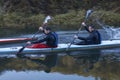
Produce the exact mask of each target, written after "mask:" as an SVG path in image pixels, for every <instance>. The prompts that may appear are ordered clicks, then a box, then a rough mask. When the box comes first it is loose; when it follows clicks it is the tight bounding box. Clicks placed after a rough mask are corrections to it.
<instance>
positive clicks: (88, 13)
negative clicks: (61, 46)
mask: <svg viewBox="0 0 120 80" xmlns="http://www.w3.org/2000/svg"><path fill="white" fill-rule="evenodd" d="M91 13H92V10H88V11H87V13H86V16H85V19H84V22H86V21H87V19H88V17H89V16H90V14H91ZM81 29H82V25H81V26H80V28H79V29H78V32H77V33H76V35H78V34H79V32H80V30H81ZM74 41H75V38H74V39H73V40H72V42H71V43H70V45H69V46H68V48H67V49H69V48H70V46H71V45H72V44H73V43H74Z"/></svg>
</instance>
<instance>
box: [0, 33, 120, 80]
mask: <svg viewBox="0 0 120 80" xmlns="http://www.w3.org/2000/svg"><path fill="white" fill-rule="evenodd" d="M58 33H59V37H60V40H59V43H63V42H64V43H68V42H70V40H72V39H73V38H72V37H73V35H74V34H75V33H76V32H74V31H73V32H58ZM83 33H84V32H83ZM81 34H82V33H81ZM81 34H80V35H81ZM84 34H85V35H86V33H84ZM103 34H104V33H103ZM25 36H27V37H31V36H32V35H31V34H27V35H24V36H22V37H25ZM37 36H38V35H37ZM82 36H84V35H83V34H82ZM18 37H21V36H18ZM106 38H107V37H106V35H103V39H106ZM14 45H23V44H9V45H2V46H1V47H4V46H5V47H6V46H14ZM119 67H120V48H116V49H107V50H99V51H96V50H95V51H87V53H85V52H82V53H81V52H73V53H71V54H70V55H66V53H62V54H58V55H51V54H50V55H46V56H44V55H43V56H41V55H36V56H22V57H15V56H14V57H13V56H12V57H10V56H4V57H0V80H119V79H120V76H119V75H120V68H119Z"/></svg>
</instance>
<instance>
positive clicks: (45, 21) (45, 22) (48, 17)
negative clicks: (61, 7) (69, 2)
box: [16, 16, 51, 54]
mask: <svg viewBox="0 0 120 80" xmlns="http://www.w3.org/2000/svg"><path fill="white" fill-rule="evenodd" d="M50 19H51V17H50V16H47V17H46V18H45V20H44V22H43V25H42V26H45V25H46V24H47V22H48V20H50ZM37 33H39V31H37V32H36V33H35V34H34V36H33V37H32V38H34V37H35V35H36V34H37ZM26 46H28V44H25V45H24V46H23V47H22V48H20V49H19V51H18V52H17V53H16V54H20V53H21V52H22V51H23V50H24V49H25V47H26Z"/></svg>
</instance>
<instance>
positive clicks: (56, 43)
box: [52, 32, 58, 46]
mask: <svg viewBox="0 0 120 80" xmlns="http://www.w3.org/2000/svg"><path fill="white" fill-rule="evenodd" d="M52 34H53V36H54V38H55V45H56V46H58V35H57V34H56V33H55V32H52Z"/></svg>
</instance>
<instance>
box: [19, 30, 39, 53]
mask: <svg viewBox="0 0 120 80" xmlns="http://www.w3.org/2000/svg"><path fill="white" fill-rule="evenodd" d="M38 33H39V31H37V32H36V33H35V34H34V35H33V37H32V38H34V37H35V36H36V34H38ZM26 46H28V44H25V45H24V46H23V47H22V48H20V49H19V51H18V52H17V54H19V53H21V52H22V51H23V50H24V48H25V47H26Z"/></svg>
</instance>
